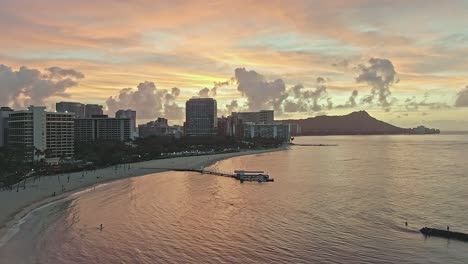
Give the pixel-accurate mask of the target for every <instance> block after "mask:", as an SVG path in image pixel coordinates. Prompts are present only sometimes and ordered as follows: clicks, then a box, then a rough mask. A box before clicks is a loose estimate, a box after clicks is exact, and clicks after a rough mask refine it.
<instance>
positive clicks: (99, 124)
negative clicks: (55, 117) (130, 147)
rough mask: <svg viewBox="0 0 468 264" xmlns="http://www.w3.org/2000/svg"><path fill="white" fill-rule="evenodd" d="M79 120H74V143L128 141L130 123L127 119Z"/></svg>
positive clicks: (104, 117) (96, 118) (101, 118)
mask: <svg viewBox="0 0 468 264" xmlns="http://www.w3.org/2000/svg"><path fill="white" fill-rule="evenodd" d="M101 116H102V117H95V118H81V119H75V141H76V142H77V143H91V142H94V141H97V140H106V141H129V140H130V139H131V121H130V119H129V118H108V117H106V116H103V115H101Z"/></svg>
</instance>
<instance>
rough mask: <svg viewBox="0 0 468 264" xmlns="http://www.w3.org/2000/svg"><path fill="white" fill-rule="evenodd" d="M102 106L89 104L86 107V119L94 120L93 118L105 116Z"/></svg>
mask: <svg viewBox="0 0 468 264" xmlns="http://www.w3.org/2000/svg"><path fill="white" fill-rule="evenodd" d="M102 108H103V107H102V105H97V104H87V105H86V106H85V118H92V117H93V116H97V115H103V114H104V111H103V110H102Z"/></svg>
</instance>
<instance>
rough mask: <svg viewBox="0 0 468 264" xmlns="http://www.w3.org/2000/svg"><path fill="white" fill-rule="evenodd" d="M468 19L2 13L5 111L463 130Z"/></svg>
mask: <svg viewBox="0 0 468 264" xmlns="http://www.w3.org/2000/svg"><path fill="white" fill-rule="evenodd" d="M467 14H468V1H463V0H460V1H449V0H446V1H431V0H411V1H408V0H401V1H399V0H392V1H387V0H373V1H371V0H346V1H345V0H341V1H338V0H327V1H313V0H310V1H306V0H303V1H299V0H298V1H293V0H289V1H274V0H269V1H255V0H249V1H243V0H237V1H211V0H204V1H181V0H175V1H154V0H152V1H151V0H132V1H131V0H127V1H119V0H112V1H111V0H99V1H96V0H94V1H88V0H82V1H71V0H70V1H65V0H47V1H38V0H29V1H26V0H0V36H1V37H0V65H1V66H0V105H8V106H11V107H14V108H15V109H20V108H24V107H26V106H27V105H29V104H35V105H41V104H42V105H46V106H47V107H48V108H50V109H54V103H55V102H56V101H80V102H83V103H99V104H103V105H104V106H105V107H106V109H109V112H114V111H115V110H117V109H120V108H125V109H126V108H132V109H135V110H137V114H138V116H139V119H140V120H139V122H140V123H141V122H144V121H148V120H149V119H155V118H156V117H158V116H167V117H169V118H170V119H172V121H173V122H172V123H181V121H183V118H184V115H183V113H184V112H183V111H184V108H183V107H184V103H185V101H186V100H187V99H189V98H191V97H194V96H202V97H204V96H212V97H215V98H216V99H217V101H218V109H219V113H220V115H221V114H227V113H228V112H229V111H239V110H259V109H275V111H276V117H277V118H304V117H309V116H316V115H323V114H327V115H338V114H346V113H349V112H352V111H357V110H367V111H368V112H369V113H370V114H371V115H373V116H375V117H377V118H379V119H382V120H384V121H387V122H391V123H393V124H396V125H400V126H411V127H412V126H416V125H419V124H423V125H426V126H431V127H436V128H440V129H442V130H468V27H467V25H468V16H467ZM205 88H207V89H205ZM111 114H113V113H111Z"/></svg>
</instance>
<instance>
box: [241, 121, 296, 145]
mask: <svg viewBox="0 0 468 264" xmlns="http://www.w3.org/2000/svg"><path fill="white" fill-rule="evenodd" d="M243 129H244V131H243V132H244V139H254V138H274V139H279V140H282V141H283V142H289V141H290V140H291V135H290V131H289V125H288V124H281V123H270V124H260V123H244V126H243Z"/></svg>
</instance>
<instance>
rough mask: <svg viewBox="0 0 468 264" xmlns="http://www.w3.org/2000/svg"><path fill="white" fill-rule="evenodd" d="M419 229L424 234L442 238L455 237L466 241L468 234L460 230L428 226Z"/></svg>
mask: <svg viewBox="0 0 468 264" xmlns="http://www.w3.org/2000/svg"><path fill="white" fill-rule="evenodd" d="M419 231H420V232H421V233H423V234H424V235H425V236H435V237H443V238H448V239H457V240H461V241H466V242H468V234H465V233H461V232H453V231H448V230H443V229H437V228H429V227H423V228H421V229H420V230H419Z"/></svg>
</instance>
